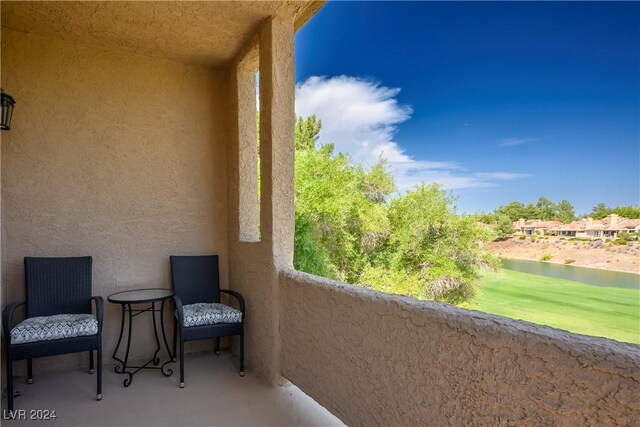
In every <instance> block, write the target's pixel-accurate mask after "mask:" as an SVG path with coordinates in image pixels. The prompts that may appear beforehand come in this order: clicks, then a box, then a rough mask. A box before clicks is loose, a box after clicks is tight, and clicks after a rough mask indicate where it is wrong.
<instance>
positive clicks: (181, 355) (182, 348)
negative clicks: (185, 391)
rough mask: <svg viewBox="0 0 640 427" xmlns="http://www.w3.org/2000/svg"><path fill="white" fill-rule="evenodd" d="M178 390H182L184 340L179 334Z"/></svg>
mask: <svg viewBox="0 0 640 427" xmlns="http://www.w3.org/2000/svg"><path fill="white" fill-rule="evenodd" d="M180 388H184V340H183V339H182V333H181V334H180Z"/></svg>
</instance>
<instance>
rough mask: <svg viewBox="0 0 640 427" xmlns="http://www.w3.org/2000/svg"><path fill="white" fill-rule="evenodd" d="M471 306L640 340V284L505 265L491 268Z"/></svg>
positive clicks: (620, 338) (573, 329) (584, 331)
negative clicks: (590, 280) (586, 280)
mask: <svg viewBox="0 0 640 427" xmlns="http://www.w3.org/2000/svg"><path fill="white" fill-rule="evenodd" d="M464 306H465V308H470V309H473V310H479V311H484V312H486V313H493V314H499V315H502V316H506V317H511V318H513V319H523V320H528V321H530V322H534V323H539V324H543V325H549V326H553V327H555V328H560V329H565V330H567V331H571V332H576V333H579V334H584V335H594V336H601V337H607V338H613V339H615V340H618V341H624V342H632V343H640V290H638V289H622V288H605V287H599V286H592V285H586V284H583V283H580V282H573V281H569V280H563V279H556V278H553V277H547V276H538V275H535V274H528V273H521V272H518V271H513V270H504V269H503V270H500V271H498V272H497V273H487V275H486V276H485V278H484V282H483V284H482V286H481V287H480V291H479V294H478V296H477V297H476V298H475V299H474V300H473V301H471V302H470V303H467V304H465V305H464Z"/></svg>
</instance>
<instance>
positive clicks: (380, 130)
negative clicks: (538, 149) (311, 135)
mask: <svg viewBox="0 0 640 427" xmlns="http://www.w3.org/2000/svg"><path fill="white" fill-rule="evenodd" d="M399 92H400V89H394V88H388V87H385V86H382V85H380V84H379V83H376V82H373V81H371V80H367V79H362V78H358V77H349V76H336V77H331V78H327V77H317V76H313V77H310V78H309V79H307V80H306V81H304V82H302V83H299V84H298V85H297V86H296V114H298V115H299V116H302V117H308V116H311V115H313V114H315V115H316V116H317V117H318V118H319V119H320V120H322V130H321V132H320V143H332V144H335V147H336V151H341V152H348V153H349V154H350V155H351V157H352V158H353V159H354V160H355V161H357V162H362V163H365V164H367V165H372V164H374V163H376V162H377V161H378V159H379V158H380V157H383V158H384V159H386V160H387V162H388V164H389V166H390V168H391V170H392V173H393V174H394V176H395V178H396V183H397V185H398V187H399V189H400V190H405V189H408V188H411V187H413V186H415V185H417V184H419V183H420V182H426V183H430V182H439V183H440V184H441V185H442V186H443V188H445V189H448V190H453V189H462V188H479V187H493V186H496V185H497V182H499V181H507V180H513V179H517V178H519V177H521V176H523V175H521V174H517V173H511V172H475V173H474V172H469V171H467V170H465V169H464V168H463V166H462V165H460V164H459V163H457V162H454V161H432V160H426V159H416V158H414V157H412V156H409V155H408V154H406V152H405V150H403V149H402V147H400V146H399V145H398V144H397V143H396V142H395V141H394V135H395V132H396V130H397V126H398V125H399V124H400V123H402V122H404V121H406V120H408V119H410V118H411V114H412V113H413V111H412V109H411V107H409V106H406V105H400V104H399V103H398V101H397V99H396V96H397V95H398V93H399Z"/></svg>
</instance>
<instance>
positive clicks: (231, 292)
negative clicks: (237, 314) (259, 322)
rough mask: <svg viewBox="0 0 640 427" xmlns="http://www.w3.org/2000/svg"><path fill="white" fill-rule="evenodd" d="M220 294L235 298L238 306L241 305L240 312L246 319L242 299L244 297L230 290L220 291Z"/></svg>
mask: <svg viewBox="0 0 640 427" xmlns="http://www.w3.org/2000/svg"><path fill="white" fill-rule="evenodd" d="M220 293H221V294H229V295H231V296H233V297H235V299H237V300H238V304H239V305H240V311H241V312H242V314H243V318H244V298H242V295H240V294H239V293H238V292H236V291H232V290H230V289H220Z"/></svg>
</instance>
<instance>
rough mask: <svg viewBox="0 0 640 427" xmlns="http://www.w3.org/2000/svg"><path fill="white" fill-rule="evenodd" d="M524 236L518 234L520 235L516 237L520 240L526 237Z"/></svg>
mask: <svg viewBox="0 0 640 427" xmlns="http://www.w3.org/2000/svg"><path fill="white" fill-rule="evenodd" d="M526 238H527V236H520V237H518V239H520V240H524V239H526Z"/></svg>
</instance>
